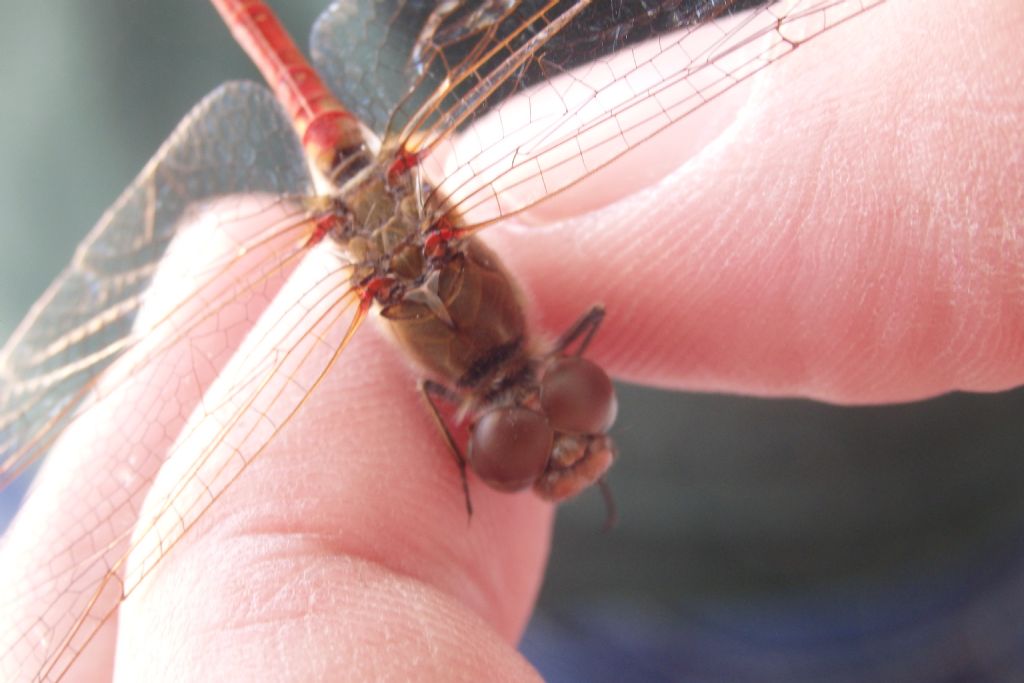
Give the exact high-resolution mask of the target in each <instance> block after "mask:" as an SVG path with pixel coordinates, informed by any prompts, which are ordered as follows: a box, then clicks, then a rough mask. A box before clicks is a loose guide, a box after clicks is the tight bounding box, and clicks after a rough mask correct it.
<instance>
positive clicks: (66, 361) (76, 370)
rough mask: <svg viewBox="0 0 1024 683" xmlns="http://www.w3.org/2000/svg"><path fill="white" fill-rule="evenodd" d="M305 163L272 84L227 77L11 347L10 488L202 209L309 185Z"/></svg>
mask: <svg viewBox="0 0 1024 683" xmlns="http://www.w3.org/2000/svg"><path fill="white" fill-rule="evenodd" d="M305 169H306V165H305V162H304V160H303V156H302V151H301V149H300V147H299V145H298V142H297V140H296V139H295V135H294V133H293V132H292V128H291V125H290V124H289V122H288V120H287V118H286V117H285V116H284V114H283V113H282V112H281V110H280V108H279V107H278V105H277V103H276V101H275V100H274V99H273V97H272V96H271V95H270V93H269V92H268V91H267V90H266V89H265V88H263V87H262V86H258V85H256V84H252V83H233V84H227V85H224V86H222V87H220V88H219V89H217V90H216V91H214V92H213V93H211V94H210V95H209V96H207V97H206V98H205V99H204V100H203V101H202V102H201V103H199V104H198V105H197V106H196V107H195V108H194V109H193V110H192V112H191V113H190V114H189V115H188V117H187V118H186V119H185V120H184V121H183V122H182V123H181V124H180V125H179V127H178V128H177V130H176V131H175V132H174V134H173V135H172V136H171V137H170V138H169V139H168V140H167V142H166V143H165V144H164V145H163V146H162V147H161V149H160V150H159V151H158V152H157V154H156V156H155V157H154V158H153V160H152V161H150V163H149V164H147V166H146V168H145V169H144V170H143V171H142V173H140V174H139V176H138V178H136V179H135V181H134V182H133V183H132V184H131V185H130V186H129V187H128V189H127V190H126V191H125V192H124V194H122V195H121V197H120V198H119V199H118V200H117V202H116V203H115V204H114V205H113V206H112V207H111V208H110V209H109V210H108V211H107V212H106V214H105V215H104V216H103V218H101V219H100V221H99V223H98V224H97V225H96V227H95V228H94V229H93V230H92V232H91V233H90V234H89V236H88V237H87V238H86V239H85V241H84V242H83V243H82V244H81V245H80V246H79V248H78V250H77V252H76V254H75V256H74V259H73V260H72V262H71V264H70V265H69V266H68V267H67V269H66V270H65V271H64V273H63V274H61V275H60V276H59V277H58V278H57V280H56V281H55V282H54V283H53V284H52V285H51V286H50V288H49V290H48V291H47V292H46V294H45V295H44V296H43V297H42V298H41V299H40V300H39V301H38V302H37V303H36V304H35V306H34V307H33V308H32V310H31V312H30V313H29V314H28V316H27V317H26V319H25V320H24V321H23V322H22V323H21V325H20V326H19V327H18V329H17V331H16V332H15V333H14V335H13V336H12V337H11V339H10V340H9V341H8V342H7V344H6V346H5V347H4V349H3V351H2V352H0V488H2V487H3V486H5V485H6V484H7V483H9V482H10V481H11V480H12V479H13V478H14V477H16V476H17V475H18V474H20V473H21V472H22V471H24V470H25V469H26V468H27V467H28V466H29V465H30V464H31V463H32V462H34V461H35V460H37V459H38V458H39V457H41V456H42V455H44V454H45V452H46V449H47V448H48V446H49V444H50V443H51V441H52V436H53V435H56V434H57V433H59V432H60V431H61V429H63V427H64V426H65V425H66V424H67V423H68V422H69V421H70V420H71V419H73V418H74V416H75V412H76V408H77V406H78V403H79V402H80V401H81V399H82V398H83V397H84V396H85V393H86V391H87V389H88V387H89V386H90V384H91V383H92V382H93V381H94V380H95V378H96V377H97V376H98V375H99V373H100V372H101V371H102V370H103V369H104V368H106V367H107V366H108V365H109V364H110V363H111V362H113V361H114V360H115V359H116V358H117V357H118V356H120V355H121V354H122V353H123V352H124V351H125V349H127V348H128V347H130V346H131V345H132V343H133V341H134V339H135V337H134V335H133V325H134V324H135V321H136V315H137V313H138V311H139V310H140V306H141V304H142V302H143V301H144V299H145V293H146V290H147V288H148V287H149V285H150V282H151V280H152V278H153V276H154V273H155V272H156V270H157V265H158V263H159V262H160V260H161V258H162V257H163V255H164V253H165V251H166V250H167V247H168V245H169V244H170V242H171V240H172V239H173V238H174V236H175V234H176V233H177V230H178V228H179V226H180V224H181V223H182V221H183V219H184V218H185V217H186V216H187V215H188V213H189V211H190V209H195V208H196V207H197V206H199V205H201V204H202V203H204V202H205V201H207V200H210V199H212V198H215V197H218V196H222V195H230V194H235V193H260V192H263V193H274V194H275V195H281V194H290V195H303V194H306V193H308V192H309V189H310V181H309V178H308V175H307V173H306V170H305Z"/></svg>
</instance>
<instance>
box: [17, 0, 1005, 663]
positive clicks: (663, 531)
mask: <svg viewBox="0 0 1024 683" xmlns="http://www.w3.org/2000/svg"><path fill="white" fill-rule="evenodd" d="M322 5H323V1H322V0H301V2H300V1H299V0H288V2H280V3H278V6H279V7H278V9H279V10H280V13H281V14H282V18H283V19H284V20H285V23H286V24H287V25H288V26H289V27H290V29H291V30H292V32H293V33H294V34H295V35H296V36H297V38H299V39H300V42H301V43H303V44H304V43H305V36H306V35H307V34H308V29H309V26H310V25H311V24H312V22H313V20H314V19H315V17H316V15H317V13H318V11H319V10H320V9H322ZM0 16H2V17H3V18H4V19H3V21H2V22H0V51H2V58H0V97H2V102H3V106H2V107H0V207H2V210H3V216H2V219H0V236H2V245H3V246H2V247H0V272H2V273H3V280H2V282H3V287H2V288H0V333H2V336H3V337H5V338H6V336H7V335H8V334H9V333H10V332H11V330H12V329H13V327H14V325H15V324H16V323H17V321H18V320H19V319H20V318H21V317H22V315H23V314H24V313H25V311H26V310H27V308H28V306H29V305H30V303H31V302H32V301H33V300H34V299H35V298H36V297H37V296H38V295H39V294H40V293H42V291H43V289H44V288H45V286H46V285H47V284H48V283H49V282H50V280H52V279H53V277H54V276H55V275H56V274H57V272H58V271H59V269H60V268H61V267H62V266H63V265H64V264H65V263H66V262H67V260H68V259H69V258H70V256H71V253H72V250H73V249H74V247H75V245H76V244H77V243H78V242H79V240H80V239H81V238H82V237H83V236H84V235H85V233H86V231H87V230H88V229H89V228H90V226H91V225H92V224H93V223H94V222H95V221H96V219H97V218H98V217H99V216H100V214H101V213H102V211H103V210H104V209H105V208H106V207H107V206H108V205H109V204H110V203H111V202H112V201H113V200H114V199H115V197H117V195H118V194H119V192H120V191H121V190H122V189H123V188H124V187H125V186H126V185H127V184H128V182H129V181H130V180H131V179H132V178H133V177H134V176H135V174H136V173H137V172H138V171H139V169H140V168H141V167H142V165H143V164H144V163H145V161H146V160H147V159H148V158H149V156H150V155H151V154H152V153H153V152H154V151H155V150H156V148H157V146H158V145H159V144H160V142H161V141H162V140H163V139H164V138H165V137H166V136H167V135H168V133H170V131H171V130H172V129H173V127H174V125H175V124H176V123H177V121H178V120H179V119H180V118H181V117H182V116H183V115H184V114H185V113H186V112H187V111H188V109H189V108H190V106H191V105H192V104H193V103H195V102H196V101H198V100H199V99H200V98H201V97H202V96H203V95H204V94H205V93H207V92H208V91H209V90H211V89H213V88H214V87H215V86H216V85H218V84H219V83H221V82H223V81H225V80H229V79H233V78H242V77H248V78H255V77H256V75H255V72H254V71H253V70H252V68H251V67H250V66H249V65H248V63H247V61H246V59H245V57H244V56H243V55H242V53H241V52H240V50H239V49H238V48H236V47H235V46H234V44H233V43H232V42H231V40H230V38H229V36H228V33H227V31H226V30H225V29H224V28H223V27H222V26H221V24H220V22H219V20H218V18H217V16H216V15H215V13H214V11H213V10H212V9H211V8H210V7H209V6H207V5H206V4H205V3H204V2H201V1H200V0H192V1H191V2H184V3H171V2H156V1H152V2H143V1H140V0H90V2H88V3H85V2H80V1H78V0H40V1H30V0H18V1H15V0H0ZM1022 415H1024V392H1022V391H1015V392H1009V393H1006V394H1001V395H990V396H967V395H953V396H947V397H943V398H940V399H936V400H932V401H928V402H923V403H917V404H912V405H902V406H889V407H871V408H838V407H832V406H826V405H821V404H816V403H812V402H808V401H796V400H785V401H783V400H775V401H768V400H755V399H747V398H737V397H725V396H711V395H692V394H671V393H665V392H655V391H650V390H643V389H638V388H633V387H623V388H622V396H621V413H620V418H619V422H618V425H617V429H616V433H615V436H616V438H617V440H618V441H619V442H620V444H621V450H622V453H623V457H622V459H621V462H620V463H619V464H618V465H617V466H616V468H615V470H614V473H613V475H612V483H613V486H614V489H615V493H616V497H617V500H618V503H619V506H620V517H621V522H620V524H619V526H618V528H617V529H616V530H615V531H614V532H613V533H612V534H611V535H602V534H600V533H599V529H600V526H601V520H602V516H603V508H602V506H601V503H600V499H599V497H598V496H596V495H590V496H585V497H584V498H583V499H582V500H581V501H580V502H575V503H572V504H569V505H566V506H563V508H562V510H561V512H560V513H559V520H558V526H557V533H556V538H555V543H554V550H553V556H552V561H551V566H550V571H549V574H548V579H547V583H546V584H545V587H544V592H543V595H542V597H541V602H540V606H539V609H538V611H537V613H536V616H535V618H534V620H533V622H532V623H531V626H530V629H529V631H528V633H527V635H526V637H525V639H524V641H523V645H522V650H523V652H524V653H525V654H526V655H527V656H528V657H529V658H530V659H531V661H533V662H534V663H535V664H536V665H537V666H538V667H539V668H540V670H541V672H542V673H543V674H544V675H545V677H547V678H548V679H549V680H552V681H577V680H588V681H604V680H607V681H611V680H624V679H625V680H651V681H657V680H666V681H667V680H684V681H723V682H724V681H779V682H782V681H928V682H938V681H949V682H952V681H958V682H967V681H970V682H974V681H993V682H995V681H999V682H1002V681H1021V680H1024V649H1022V645H1024V544H1022V543H1021V539H1022V536H1021V532H1022V529H1024V496H1021V495H1020V492H1021V491H1022V490H1024V461H1022V459H1021V458H1020V457H1019V452H1020V447H1019V444H1022V443H1024V419H1022V417H1021V416H1022ZM17 495H18V491H8V492H4V493H3V494H0V520H4V519H5V518H6V517H8V516H9V515H10V514H11V512H12V510H13V507H14V506H15V505H16V500H17ZM0 526H2V525H0Z"/></svg>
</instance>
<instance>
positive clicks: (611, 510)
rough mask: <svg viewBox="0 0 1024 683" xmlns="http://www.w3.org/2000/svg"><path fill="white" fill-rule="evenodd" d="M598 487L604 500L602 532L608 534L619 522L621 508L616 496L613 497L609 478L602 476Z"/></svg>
mask: <svg viewBox="0 0 1024 683" xmlns="http://www.w3.org/2000/svg"><path fill="white" fill-rule="evenodd" d="M597 487H598V488H599V489H601V497H602V498H603V499H604V524H602V525H601V531H603V532H604V533H608V532H609V531H611V530H612V529H613V528H614V527H615V525H616V524H617V523H618V521H619V508H618V506H617V505H616V504H615V496H613V495H612V487H611V486H609V485H608V478H607V477H604V476H602V477H601V478H600V479H598V480H597Z"/></svg>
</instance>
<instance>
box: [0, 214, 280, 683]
mask: <svg viewBox="0 0 1024 683" xmlns="http://www.w3.org/2000/svg"><path fill="white" fill-rule="evenodd" d="M265 205H266V202H265V201H264V202H260V203H259V206H265ZM246 212H252V213H257V214H259V213H261V210H260V209H259V208H256V207H254V206H253V205H251V204H240V203H239V202H238V201H237V200H231V202H230V208H225V209H224V211H223V212H222V213H221V216H222V217H223V220H222V221H221V222H220V223H216V224H211V223H209V222H206V223H203V222H199V223H194V224H192V225H189V226H184V227H183V228H182V230H181V232H180V234H179V237H178V240H177V241H176V242H175V243H174V245H172V247H171V249H170V251H169V254H168V257H167V258H168V260H167V262H166V263H167V265H168V266H169V265H170V264H171V263H173V264H175V266H174V267H173V268H171V267H165V266H162V267H161V269H160V270H159V271H158V273H157V275H156V277H155V279H154V292H155V293H162V294H161V297H162V300H158V299H157V297H156V296H151V297H149V299H148V300H147V301H148V303H147V304H146V305H145V306H144V308H143V310H142V311H141V312H140V315H139V317H138V318H137V319H136V328H135V329H136V331H137V332H139V333H140V335H141V336H142V337H143V339H144V341H143V342H142V343H140V344H139V345H138V346H136V347H135V348H133V349H132V350H131V351H129V352H128V353H127V354H126V355H125V356H122V357H121V358H120V359H119V360H118V362H117V363H115V364H114V365H113V366H111V367H110V368H108V370H107V372H106V373H105V374H104V375H103V376H102V378H101V379H100V382H99V384H98V385H97V386H96V390H95V392H94V394H93V395H92V396H91V398H90V399H89V401H87V402H86V403H85V404H84V405H85V406H87V409H85V410H84V411H82V412H81V416H80V417H79V418H78V419H77V420H75V421H74V422H72V423H71V425H70V426H69V427H68V428H67V429H66V430H65V431H64V433H63V434H62V435H61V437H60V439H59V440H58V441H57V443H56V444H55V446H54V447H53V449H52V450H51V452H50V453H49V455H48V456H47V460H46V461H45V463H44V465H43V467H42V468H41V469H40V472H39V473H38V475H37V476H36V478H35V481H34V482H33V485H32V489H31V491H30V492H29V495H28V497H27V498H26V500H25V502H24V505H23V506H22V508H21V510H20V511H19V514H18V516H17V517H16V518H15V520H14V521H13V522H12V524H11V526H10V528H9V529H8V531H7V533H6V534H5V537H4V543H3V546H2V548H0V553H2V557H0V577H2V578H0V580H2V581H3V585H4V586H5V595H7V596H8V598H7V599H6V601H5V602H4V609H3V610H0V612H2V613H3V615H4V623H3V628H2V630H0V652H3V657H2V663H3V666H4V667H6V668H4V669H3V672H4V676H3V678H4V679H5V680H22V679H26V678H29V677H32V676H35V675H41V674H39V672H38V671H37V669H38V668H39V667H43V666H45V667H48V668H50V669H51V673H52V675H54V676H56V675H57V674H58V673H60V672H61V671H63V669H64V668H65V667H66V666H68V665H69V664H71V662H72V661H74V668H73V669H71V671H70V672H69V673H70V676H71V678H80V679H82V680H106V679H109V678H110V677H111V672H112V667H113V647H114V633H115V630H116V618H113V616H112V617H111V618H109V619H106V621H105V623H104V624H103V625H102V627H101V626H99V624H100V623H101V620H103V619H104V618H105V617H107V615H113V610H114V608H116V605H117V603H118V599H119V593H120V582H119V579H118V575H119V574H118V569H117V563H118V561H119V559H120V558H121V556H122V555H123V554H124V553H125V552H126V549H127V547H128V540H129V537H130V533H131V530H132V528H133V526H134V525H135V522H136V517H137V514H138V509H139V507H140V506H141V504H142V500H143V498H144V496H145V494H146V491H147V489H148V487H149V485H150V483H151V481H152V479H153V477H154V476H155V473H156V471H157V469H158V468H159V466H160V464H161V463H162V462H163V459H164V457H165V455H166V452H167V449H168V447H169V446H170V444H171V442H172V441H173V439H174V438H175V437H176V435H177V433H178V431H179V430H180V429H181V427H182V425H183V424H184V422H185V419H186V418H187V416H188V414H189V413H190V412H191V411H192V409H193V407H194V406H195V404H196V402H197V401H198V399H199V396H200V395H201V394H202V392H203V391H204V390H205V388H206V386H207V385H208V384H209V383H210V381H211V380H212V378H213V377H214V376H215V375H216V373H217V372H218V370H219V369H220V367H221V366H222V365H223V364H224V362H225V361H226V360H227V358H228V357H229V356H230V353H231V350H232V349H233V348H234V347H235V346H236V345H237V343H238V342H239V341H240V340H241V338H242V336H243V335H244V332H245V329H246V327H247V326H248V325H250V324H251V322H250V321H249V318H250V317H251V316H255V315H257V314H258V313H259V311H260V310H261V308H262V307H263V306H264V305H265V304H266V301H267V300H268V298H269V297H271V296H272V295H273V293H274V290H275V289H276V287H278V286H279V285H280V277H269V278H266V279H262V280H261V281H259V282H258V286H256V287H247V286H246V285H245V284H244V283H245V282H251V281H253V279H254V278H253V274H252V272H251V271H252V267H253V266H254V264H263V263H266V262H267V261H268V259H269V256H270V255H271V254H273V253H276V252H278V251H280V250H281V249H282V248H283V242H286V241H288V239H289V236H287V235H281V234H277V235H276V236H275V235H274V227H275V225H277V223H276V221H277V219H279V218H281V215H280V213H279V212H278V213H277V214H265V215H266V216H267V218H268V222H267V225H264V226H262V227H263V228H264V229H266V230H268V231H269V233H265V234H267V235H268V239H266V241H265V242H263V243H262V244H261V245H259V246H256V247H254V248H253V249H251V250H250V251H249V252H248V253H246V254H245V255H244V256H242V257H240V258H239V257H238V256H237V253H238V250H239V245H240V244H241V242H240V241H239V240H240V239H241V235H240V234H239V233H238V230H237V229H238V224H237V222H233V220H232V215H233V214H235V213H238V214H240V215H245V214H246ZM275 216H276V217H275ZM250 228H251V226H250ZM251 234H252V233H250V235H251ZM257 271H258V272H262V271H259V269H257ZM211 272H218V273H220V278H219V282H221V283H225V282H226V283H230V285H231V287H233V289H232V290H231V291H232V295H231V296H230V297H229V298H230V299H231V305H228V306H223V305H221V306H214V300H213V299H212V297H213V295H214V293H215V292H216V291H218V287H216V286H214V285H211V286H206V287H201V288H200V289H199V290H198V291H196V289H194V288H195V287H197V286H199V285H200V284H201V283H203V282H206V281H208V275H209V273H211ZM221 291H223V290H221ZM147 329H148V330H149V333H143V332H144V331H145V330H147ZM100 397H101V398H100ZM43 436H44V437H45V436H46V435H45V434H44V435H43ZM104 578H106V583H105V584H101V581H103V580H104ZM97 586H101V589H100V592H99V593H97ZM79 620H80V621H79ZM96 628H99V632H98V633H97V632H95V629H96ZM66 639H68V640H66ZM87 641H88V643H87ZM87 645H88V646H87Z"/></svg>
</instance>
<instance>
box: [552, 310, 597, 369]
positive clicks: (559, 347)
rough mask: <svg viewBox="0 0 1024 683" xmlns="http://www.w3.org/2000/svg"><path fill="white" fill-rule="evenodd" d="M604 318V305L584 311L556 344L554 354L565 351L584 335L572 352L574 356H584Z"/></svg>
mask: <svg viewBox="0 0 1024 683" xmlns="http://www.w3.org/2000/svg"><path fill="white" fill-rule="evenodd" d="M602 320H604V306H602V305H600V304H598V305H597V306H594V307H593V308H591V309H590V310H589V311H587V312H586V313H584V314H583V316H582V317H581V318H580V319H579V320H577V321H576V322H574V323H573V324H572V327H570V328H569V329H568V330H566V332H565V334H563V335H562V336H561V337H560V338H559V339H558V342H557V343H556V344H555V348H554V350H553V351H552V354H558V353H564V352H565V350H566V349H567V348H568V347H569V346H570V345H571V344H572V343H573V342H575V341H576V340H577V339H578V338H580V337H581V336H582V337H583V339H582V341H580V345H579V348H577V349H576V352H575V353H573V354H572V355H574V356H582V355H583V352H584V351H586V350H587V347H588V346H589V345H590V341H591V340H592V339H593V338H594V335H595V334H596V333H597V328H598V327H600V326H601V321H602Z"/></svg>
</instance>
